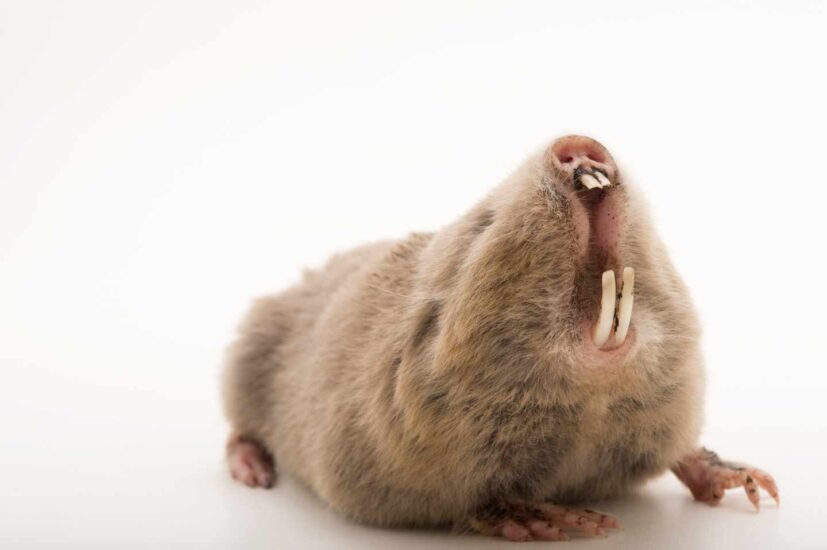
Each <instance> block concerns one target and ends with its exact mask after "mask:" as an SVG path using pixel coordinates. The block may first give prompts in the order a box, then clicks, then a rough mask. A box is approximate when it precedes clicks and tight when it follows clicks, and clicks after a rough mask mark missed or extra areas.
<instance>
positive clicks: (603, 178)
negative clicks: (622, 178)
mask: <svg viewBox="0 0 827 550" xmlns="http://www.w3.org/2000/svg"><path fill="white" fill-rule="evenodd" d="M594 174H595V176H597V179H598V180H599V181H600V183H601V184H603V187H609V186H610V185H612V182H610V181H609V178H607V177H606V176H604V175H603V173H602V172H597V171H595V173H594Z"/></svg>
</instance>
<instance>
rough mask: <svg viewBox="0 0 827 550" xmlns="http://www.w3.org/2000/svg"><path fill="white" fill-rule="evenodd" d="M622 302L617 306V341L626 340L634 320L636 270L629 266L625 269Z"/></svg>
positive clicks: (621, 294)
mask: <svg viewBox="0 0 827 550" xmlns="http://www.w3.org/2000/svg"><path fill="white" fill-rule="evenodd" d="M620 288H621V290H620V304H619V305H618V307H617V330H616V331H615V343H617V344H618V345H620V344H622V343H623V342H625V341H626V334H627V333H628V332H629V324H630V323H631V322H632V306H633V305H634V303H635V270H634V269H632V268H631V267H627V268H625V269H624V270H623V283H622V286H621V287H620Z"/></svg>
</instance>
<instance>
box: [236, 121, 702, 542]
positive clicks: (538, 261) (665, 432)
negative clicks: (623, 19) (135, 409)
mask: <svg viewBox="0 0 827 550" xmlns="http://www.w3.org/2000/svg"><path fill="white" fill-rule="evenodd" d="M566 139H575V140H585V139H586V138H579V137H572V138H563V140H566ZM561 142H562V143H564V145H566V146H567V147H569V148H571V147H574V145H578V144H579V145H581V146H582V144H583V143H585V144H586V145H587V146H588V147H594V149H593V150H594V151H596V152H597V153H600V155H604V156H602V157H601V156H600V155H598V154H597V153H595V154H594V155H592V156H595V155H596V156H597V157H598V158H597V159H596V160H595V159H593V160H595V162H596V163H597V162H600V163H601V164H597V166H604V165H605V166H606V168H605V173H607V174H609V177H610V178H611V180H612V182H613V183H614V185H613V187H611V188H608V189H602V190H601V193H603V194H602V195H600V196H599V197H598V195H597V194H595V193H592V192H591V191H588V192H585V191H580V190H577V189H576V182H575V181H574V180H572V176H571V173H569V172H567V171H566V170H567V169H568V168H569V165H568V164H567V163H571V162H572V161H571V160H570V159H569V155H568V149H566V148H563V149H561V148H560V146H559V144H560V143H561ZM592 143H594V145H593V146H592ZM574 145H571V142H563V141H562V140H558V142H555V145H553V146H551V147H549V148H548V149H546V150H545V151H543V152H541V153H540V154H537V155H535V156H533V157H531V158H530V159H529V160H528V161H527V162H526V163H525V164H524V165H523V166H522V167H521V168H520V169H519V170H518V171H517V172H516V173H515V174H513V175H512V176H511V177H510V178H509V179H507V180H506V181H505V182H504V183H502V184H501V185H500V186H499V187H497V188H496V189H495V190H494V191H493V192H492V193H491V194H490V195H489V196H487V197H486V198H484V199H483V200H482V201H481V202H480V203H478V204H477V205H476V206H475V207H474V208H473V209H472V210H471V211H470V212H468V213H467V214H466V215H464V216H463V217H461V218H460V219H459V220H458V221H456V222H455V223H453V224H451V225H450V226H448V227H446V228H444V229H442V230H441V231H439V232H437V233H433V234H413V235H411V236H409V237H408V238H406V239H404V240H402V241H399V242H393V243H379V244H375V245H371V246H367V247H363V248H359V249H357V250H354V251H351V252H349V253H345V254H342V255H339V256H336V257H334V258H333V259H332V260H331V261H330V262H329V264H328V265H327V266H326V267H325V268H323V269H321V270H319V271H311V272H308V273H306V274H305V276H304V279H303V281H302V282H301V283H299V284H298V285H296V286H295V287H293V288H291V289H289V290H287V291H285V292H283V293H282V294H279V295H277V296H274V297H266V298H262V299H259V300H258V301H257V302H256V303H255V305H254V307H253V309H252V311H251V312H250V314H249V315H248V317H247V319H246V320H245V322H244V323H243V325H242V328H241V330H240V335H239V338H238V340H237V341H236V343H235V344H234V345H233V346H232V348H231V350H230V354H229V361H228V364H227V368H226V371H225V380H224V395H225V405H226V411H227V414H228V417H229V419H230V421H231V423H232V425H233V430H234V432H235V433H236V434H239V435H240V436H242V437H244V438H245V439H247V440H249V441H255V442H257V443H258V444H260V445H262V446H263V447H264V448H266V449H267V451H269V452H270V453H271V454H272V456H273V458H274V459H275V463H276V464H277V465H278V468H279V469H280V470H284V471H287V472H289V473H291V474H292V475H293V476H295V477H296V478H298V479H300V480H301V481H303V482H304V483H305V484H306V485H308V486H309V487H310V488H312V490H313V491H314V492H316V493H317V494H318V495H319V496H320V497H321V498H322V499H324V500H325V501H326V502H328V503H329V504H330V505H331V506H332V507H333V508H335V509H336V510H338V511H340V512H341V513H343V514H345V515H346V516H348V517H350V518H353V519H355V520H357V521H361V522H366V523H371V524H378V525H449V526H455V527H462V526H463V525H464V523H466V522H468V520H469V518H473V517H474V515H475V514H476V513H477V511H478V510H480V509H483V508H485V507H486V506H487V505H489V503H491V502H494V501H497V500H498V499H521V500H526V501H551V502H554V503H565V502H572V501H584V500H596V499H603V498H606V497H610V496H614V495H617V494H620V493H622V492H623V491H625V490H627V489H628V488H630V487H633V486H635V485H637V484H639V483H641V482H642V481H644V480H646V479H649V478H651V477H653V476H655V475H658V474H660V473H662V472H664V471H665V470H667V469H669V468H671V467H673V466H674V465H675V464H676V463H677V462H678V461H679V460H680V458H681V457H682V456H684V455H686V454H687V453H689V452H691V451H692V449H694V448H695V447H696V445H697V437H698V434H699V430H700V425H701V411H702V405H703V366H702V361H701V356H700V352H699V329H698V323H697V320H696V317H695V313H694V311H693V308H692V305H691V302H690V300H689V297H688V294H687V292H686V290H685V288H684V286H683V284H682V283H681V281H680V279H679V277H678V276H677V274H676V273H675V271H674V269H673V268H672V266H671V263H670V261H669V259H668V257H667V254H666V253H665V251H664V247H663V246H662V244H661V243H660V241H659V240H658V239H657V237H656V235H655V233H654V231H653V230H652V228H651V224H650V222H649V220H648V216H647V214H646V212H645V207H644V205H643V204H642V201H641V200H639V198H638V196H637V194H636V192H635V190H634V189H632V188H630V187H629V186H628V184H627V183H626V182H623V184H622V185H621V179H620V176H619V174H618V172H617V168H616V166H615V165H614V161H613V160H612V159H611V157H610V156H608V153H607V152H606V153H604V152H605V150H604V149H602V147H601V146H599V144H596V142H591V140H588V141H575V142H574ZM555 147H556V149H555ZM581 148H582V147H581ZM598 148H599V149H598ZM574 149H577V147H574ZM561 151H562V152H561ZM575 152H577V153H579V152H580V151H579V149H578V150H576V151H575ZM587 152H588V151H587ZM570 172H572V173H573V170H572V171H570ZM601 173H603V172H601ZM583 193H590V194H589V195H588V197H587V196H586V195H584V194H583ZM593 197H597V198H593ZM601 205H604V206H601ZM601 209H602V210H601ZM604 215H605V216H609V217H612V219H611V220H610V221H608V222H605V223H611V225H610V226H607V227H608V229H606V228H605V227H603V226H601V225H600V224H602V223H604V222H603V221H601V218H600V216H604ZM607 219H609V218H607ZM604 225H605V224H604ZM584 232H585V233H586V235H585V236H584V235H583V233H584ZM623 266H633V267H634V268H635V270H636V277H637V280H636V287H635V288H636V292H635V295H636V296H635V302H634V308H635V309H634V314H633V317H632V329H631V331H630V334H629V336H628V338H627V339H626V341H625V342H623V343H622V345H618V346H617V347H610V348H598V347H596V346H595V345H594V343H593V342H592V341H591V338H590V334H591V333H590V330H591V328H590V327H591V326H592V325H593V322H594V318H595V316H596V311H597V309H598V308H599V303H598V302H599V299H600V287H599V285H600V274H601V273H602V272H604V271H605V270H606V269H609V268H612V269H615V271H616V272H617V271H619V270H620V269H622V268H623Z"/></svg>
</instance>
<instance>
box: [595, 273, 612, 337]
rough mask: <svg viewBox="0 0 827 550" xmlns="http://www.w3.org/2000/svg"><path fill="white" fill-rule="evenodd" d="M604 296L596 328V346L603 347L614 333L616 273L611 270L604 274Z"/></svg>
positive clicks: (601, 299)
mask: <svg viewBox="0 0 827 550" xmlns="http://www.w3.org/2000/svg"><path fill="white" fill-rule="evenodd" d="M602 283H603V294H602V296H601V298H600V316H599V317H598V318H597V324H596V325H595V327H594V344H595V345H596V346H597V347H602V346H603V344H605V343H606V340H608V339H609V334H611V332H612V321H613V320H614V314H615V300H616V299H617V294H616V292H617V291H616V290H615V272H614V271H612V270H611V269H610V270H608V271H604V272H603V281H602Z"/></svg>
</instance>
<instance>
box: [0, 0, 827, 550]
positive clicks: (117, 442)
mask: <svg viewBox="0 0 827 550" xmlns="http://www.w3.org/2000/svg"><path fill="white" fill-rule="evenodd" d="M297 4H299V3H296V2H284V3H261V2H243V3H242V2H227V3H224V4H214V3H208V2H193V3H189V4H185V3H169V2H158V3H149V2H136V3H131V2H117V3H115V2H72V3H58V2H53V3H43V2H4V3H2V4H0V339H1V341H0V376H1V377H2V378H1V380H2V383H0V466H1V467H0V547H2V548H16V549H18V548H19V549H29V548H55V547H59V548H83V549H88V548H113V547H117V548H147V547H156V548H334V547H343V548H344V547H350V548H368V547H376V548H387V547H394V548H398V549H403V548H425V547H428V548H440V547H448V546H451V547H464V548H470V547H475V548H476V547H494V546H497V545H498V544H499V545H503V546H504V545H506V544H505V543H502V542H497V541H493V540H487V539H483V538H479V537H466V538H455V537H449V536H447V535H445V534H442V533H408V532H399V531H386V530H377V529H368V528H363V527H358V526H354V525H350V524H348V523H347V522H344V521H343V520H341V519H339V518H338V517H336V516H335V515H333V514H332V513H330V512H328V511H326V510H325V509H324V508H323V506H322V505H321V504H320V503H319V502H318V501H317V500H315V499H314V498H313V497H311V496H310V495H308V494H307V493H306V492H305V491H304V490H302V489H300V488H298V487H297V486H296V485H295V484H294V483H291V482H289V481H287V482H283V483H280V485H279V487H278V488H277V489H276V490H274V491H270V492H265V491H252V490H248V489H246V488H244V487H242V486H240V485H237V484H234V483H232V482H231V481H230V479H229V478H228V476H227V475H226V473H225V471H224V466H223V463H222V447H223V440H224V437H225V435H226V427H225V425H224V423H223V420H222V418H221V414H220V408H219V403H218V398H217V395H218V391H217V386H218V383H217V377H218V370H219V364H220V360H221V350H222V348H223V347H224V345H225V344H226V343H227V341H228V340H229V338H230V336H231V334H232V329H233V326H234V325H235V323H236V322H237V320H238V318H239V316H240V315H241V314H242V312H243V311H244V309H245V308H246V304H247V301H248V299H249V297H251V296H253V295H256V294H261V293H264V292H270V291H274V290H277V289H278V288H281V287H283V286H284V285H286V284H288V283H289V282H291V281H293V280H295V279H296V278H297V277H298V273H299V271H300V269H301V268H302V267H303V266H306V265H317V264H319V263H320V262H322V261H323V260H324V258H325V257H327V256H328V255H329V254H330V253H332V252H333V251H335V250H340V249H343V248H345V247H349V246H352V245H355V244H358V243H361V242H364V241H366V240H371V239H378V238H383V237H392V236H399V235H403V234H404V233H406V232H407V231H410V230H414V229H430V228H436V227H439V226H440V225H441V224H444V223H446V222H448V221H449V220H451V219H453V218H454V217H456V216H457V215H458V214H459V213H461V212H462V211H463V210H464V209H465V208H467V207H468V206H469V205H471V204H472V203H473V201H475V200H476V199H477V198H479V197H480V196H481V195H482V194H483V193H484V192H485V191H486V190H487V189H489V188H490V187H491V186H493V185H494V184H495V183H496V182H497V181H498V180H499V179H500V178H502V177H503V176H504V175H505V174H507V173H508V171H509V170H511V169H512V168H513V167H514V166H516V165H517V164H518V163H519V162H520V160H521V159H522V158H523V157H524V156H526V155H527V154H528V153H529V152H530V151H531V150H533V149H534V148H535V147H537V146H539V145H541V144H542V143H543V142H544V141H546V140H548V139H551V138H553V137H555V136H557V135H561V134H563V133H566V132H570V131H576V132H579V133H586V134H590V135H593V136H594V137H596V138H598V139H600V140H601V141H603V142H604V143H605V144H606V145H607V146H608V147H609V148H610V149H611V150H612V152H613V153H614V155H615V157H616V158H617V159H619V160H620V161H621V162H622V163H623V164H625V165H626V167H627V169H628V170H629V171H630V172H631V173H633V174H634V175H635V177H636V180H637V181H638V183H639V185H641V186H642V187H644V188H645V190H646V192H647V193H648V195H649V199H650V202H651V203H652V206H653V211H654V215H655V218H656V219H657V222H658V226H659V228H660V230H661V233H662V235H663V237H664V239H665V240H666V241H667V243H668V244H669V246H670V248H671V250H672V253H673V256H674V259H675V261H676V263H677V264H678V266H679V267H680V269H681V271H682V273H683V274H684V275H685V277H686V279H687V282H688V284H689V285H690V287H691V288H692V290H693V293H694V296H695V298H696V300H697V303H698V307H699V309H700V311H701V313H702V315H703V318H704V321H705V326H706V335H707V336H706V350H707V357H708V365H709V373H710V374H709V392H708V407H707V410H708V422H707V432H706V434H705V436H704V442H705V443H707V444H708V445H709V446H710V447H712V448H715V449H717V450H718V451H719V452H721V454H722V455H724V456H725V457H728V458H733V459H741V460H746V461H750V462H752V463H754V464H756V465H758V466H760V467H763V468H765V469H767V470H768V471H770V472H771V473H773V474H774V475H775V476H776V477H777V479H778V481H779V484H780V486H781V492H782V498H783V505H782V507H781V508H776V507H775V506H774V505H773V504H772V503H771V501H768V500H765V501H764V503H765V504H764V509H763V510H762V512H761V513H760V514H755V513H754V512H752V511H750V509H749V506H748V503H747V501H746V499H745V498H744V497H743V495H737V494H732V495H728V496H727V497H726V499H725V501H724V503H723V504H722V506H721V507H719V508H718V509H710V508H707V507H705V506H703V505H697V504H695V503H693V502H692V501H691V500H690V499H689V497H688V494H687V493H686V492H685V491H684V490H683V489H682V488H681V487H680V486H679V485H678V483H677V482H676V481H675V480H674V479H671V478H669V477H665V478H663V479H662V480H659V481H657V482H655V483H654V484H652V485H650V486H649V487H647V488H646V489H644V491H643V492H642V493H641V495H640V496H637V497H632V498H629V499H625V500H622V501H619V502H614V503H607V504H605V505H604V506H603V508H604V509H606V510H607V511H611V512H613V513H615V514H617V515H618V516H619V517H620V519H621V520H622V521H623V522H624V524H625V526H626V530H625V532H623V533H622V534H613V535H612V536H611V537H610V539H609V540H607V541H603V540H601V541H594V542H585V541H580V542H578V543H573V546H576V547H582V548H586V547H591V546H594V547H595V548H622V547H623V548H666V547H675V548H679V547H684V548H709V549H711V548H727V549H729V550H732V549H736V548H751V549H754V548H764V547H773V548H781V547H784V548H819V547H820V548H823V547H824V542H823V537H824V535H823V529H822V525H823V524H824V522H825V520H827V515H825V512H824V509H825V499H824V496H823V494H824V492H825V490H827V480H826V479H825V475H824V472H823V464H824V462H825V460H827V427H826V426H825V424H826V423H827V420H825V419H826V418H827V406H825V395H827V393H826V392H827V374H825V372H827V369H826V368H825V367H826V365H825V357H826V356H827V344H825V337H824V334H825V328H826V327H825V322H824V319H823V316H819V312H820V311H824V308H825V307H827V300H826V299H825V295H824V292H823V289H822V286H823V284H824V282H823V278H824V273H825V270H824V252H823V251H824V243H823V239H824V236H825V234H827V233H825V229H827V224H825V221H824V218H825V216H824V205H825V199H827V191H826V190H827V185H826V184H827V182H825V170H824V158H825V150H827V148H825V145H827V144H826V143H825V139H824V135H825V134H824V127H825V123H827V115H826V114H825V107H824V97H827V86H825V82H824V70H823V65H824V63H823V52H824V51H827V40H826V39H825V33H824V29H825V24H827V18H826V17H825V8H824V4H823V3H819V2H784V3H781V2H777V3H769V2H717V1H716V2H711V1H710V2H693V3H692V4H691V6H692V7H688V6H684V7H675V4H674V3H668V4H669V6H666V4H667V3H663V2H655V1H652V2H632V3H630V2H611V3H608V2H607V3H605V4H601V3H596V2H578V3H573V2H572V3H568V4H560V5H559V6H558V7H553V6H551V5H549V4H550V3H548V2H534V3H527V2H480V1H474V2H471V1H468V2H465V1H462V2H450V3H443V2H416V3H410V4H408V5H406V6H399V5H396V3H390V2H380V1H378V0H377V1H373V2H370V1H366V0H352V1H350V2H327V3H322V2H302V3H301V7H297Z"/></svg>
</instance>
